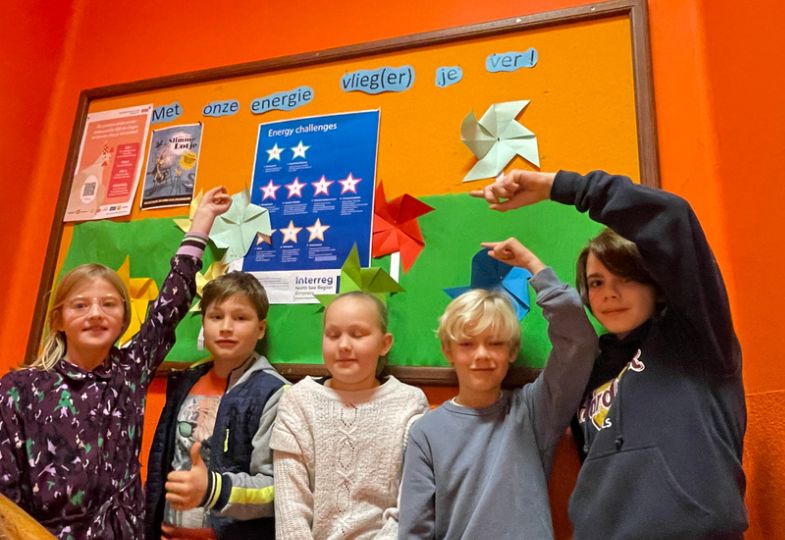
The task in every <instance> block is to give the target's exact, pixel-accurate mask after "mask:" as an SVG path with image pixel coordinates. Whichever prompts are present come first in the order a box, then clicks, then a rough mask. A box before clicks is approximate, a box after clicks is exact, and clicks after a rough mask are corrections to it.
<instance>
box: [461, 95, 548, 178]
mask: <svg viewBox="0 0 785 540" xmlns="http://www.w3.org/2000/svg"><path fill="white" fill-rule="evenodd" d="M529 101H530V100H528V99H525V100H521V101H506V102H503V103H495V104H493V105H491V106H490V107H488V110H487V111H485V114H483V115H482V118H480V120H479V121H477V118H476V117H475V116H474V112H470V113H469V114H468V115H467V116H466V118H464V119H463V124H461V140H462V141H463V142H464V144H466V146H468V147H469V150H471V151H472V153H473V154H474V155H475V156H476V157H477V159H478V161H477V163H475V164H474V167H472V169H471V170H470V171H469V172H468V173H467V174H466V176H464V177H463V181H464V182H469V181H471V180H480V179H481V178H492V177H494V176H497V175H498V174H499V173H500V172H502V169H504V167H506V166H507V164H508V163H509V162H510V160H512V158H514V157H515V156H516V155H518V156H521V157H522V158H523V159H525V160H527V161H529V162H530V163H533V164H534V165H535V166H537V167H539V166H540V155H539V152H538V150H537V137H536V136H535V135H534V133H533V132H532V131H530V130H529V129H527V128H526V127H524V126H523V125H521V124H519V123H518V122H517V121H516V120H515V117H516V116H518V115H519V114H520V113H521V111H523V109H525V108H526V106H527V105H528V104H529Z"/></svg>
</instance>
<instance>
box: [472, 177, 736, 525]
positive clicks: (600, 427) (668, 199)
mask: <svg viewBox="0 0 785 540" xmlns="http://www.w3.org/2000/svg"><path fill="white" fill-rule="evenodd" d="M473 195H475V196H479V197H484V198H485V199H486V200H487V201H488V202H489V204H490V206H491V208H493V209H496V210H501V211H504V210H510V209H513V208H518V207H520V206H525V205H528V204H533V203H536V202H538V201H542V200H545V199H552V200H554V201H557V202H560V203H563V204H570V205H574V206H575V208H576V209H577V210H578V211H580V212H586V211H588V212H589V215H590V216H591V217H592V219H594V220H596V221H598V222H600V223H604V224H605V225H607V226H608V227H610V228H611V229H612V230H606V231H604V232H603V233H601V234H600V235H599V236H598V237H597V238H595V239H593V240H592V241H591V242H590V243H589V245H588V246H587V247H586V249H585V250H584V251H583V253H582V254H581V256H580V257H579V260H578V268H577V280H578V290H579V291H580V292H581V295H582V297H583V300H584V303H585V304H586V305H587V306H588V307H589V309H590V310H591V311H592V313H593V314H594V316H595V317H596V318H597V320H598V321H599V322H600V323H602V325H603V326H605V328H606V329H607V330H608V333H607V334H605V335H603V336H602V337H601V338H600V355H599V357H598V358H597V360H596V362H595V365H594V369H593V371H592V374H591V377H590V379H589V383H588V385H587V387H586V391H585V393H584V401H583V404H582V406H581V407H580V408H579V411H578V417H577V424H576V427H575V428H574V429H573V433H574V434H575V435H577V438H578V446H579V450H580V452H581V454H582V457H583V458H584V462H583V466H582V468H581V471H580V474H579V476H578V480H577V483H576V486H575V491H574V492H573V494H572V497H571V499H570V509H569V514H570V519H571V520H572V522H573V525H574V533H575V538H576V539H577V540H584V539H593V538H597V539H600V538H602V539H606V538H635V539H646V538H658V539H659V538H685V539H686V538H690V539H692V538H723V539H726V538H738V539H740V538H742V532H743V531H744V530H745V529H746V528H747V515H746V510H745V508H744V488H745V479H744V471H743V470H742V468H741V458H742V441H743V438H744V430H745V426H746V409H745V404H744V387H743V384H742V372H741V350H740V348H739V343H738V340H737V338H736V334H735V332H734V329H733V323H732V321H731V315H730V307H729V305H728V297H727V293H726V291H725V285H724V283H723V280H722V276H721V274H720V270H719V268H718V267H717V262H716V260H715V259H714V255H713V254H712V252H711V249H710V248H709V245H708V243H707V241H706V238H705V236H704V234H703V230H702V229H701V226H700V223H699V222H698V219H697V217H696V216H695V214H694V213H693V211H692V209H691V208H690V206H689V204H688V203H687V202H686V201H684V200H683V199H681V198H679V197H677V196H675V195H672V194H670V193H667V192H665V191H661V190H657V189H651V188H647V187H644V186H641V185H636V184H633V183H632V182H631V181H630V179H629V178H626V177H623V176H612V175H609V174H606V173H604V172H602V171H594V172H592V173H589V174H588V175H586V176H581V175H579V174H576V173H571V172H565V171H560V172H559V173H558V174H554V173H540V172H532V171H522V170H515V171H511V172H510V173H507V174H505V175H502V176H501V177H499V178H498V179H497V181H496V182H495V183H494V184H492V185H490V186H487V187H486V188H485V189H484V190H481V191H477V192H474V193H473Z"/></svg>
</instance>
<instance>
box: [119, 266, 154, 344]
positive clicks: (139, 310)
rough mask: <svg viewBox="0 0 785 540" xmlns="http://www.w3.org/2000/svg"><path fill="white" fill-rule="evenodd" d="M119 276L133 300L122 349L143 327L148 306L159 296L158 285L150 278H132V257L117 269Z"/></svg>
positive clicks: (122, 339)
mask: <svg viewBox="0 0 785 540" xmlns="http://www.w3.org/2000/svg"><path fill="white" fill-rule="evenodd" d="M117 275H118V276H120V280H121V281H122V282H123V283H124V284H125V286H126V288H127V289H128V296H129V297H130V300H131V305H130V306H127V309H130V310H131V318H130V323H129V324H128V329H127V330H126V331H125V333H124V334H123V335H122V336H121V337H120V346H121V347H122V346H124V345H125V344H127V343H128V342H129V341H131V338H132V337H134V336H135V335H136V333H137V332H138V331H139V329H140V328H141V327H142V322H143V321H144V318H145V316H147V305H148V304H149V303H150V302H151V301H153V300H155V299H156V297H157V296H158V285H156V284H155V281H154V280H153V278H150V277H146V278H132V277H131V258H130V257H126V258H125V260H124V261H123V264H122V265H120V268H118V269H117Z"/></svg>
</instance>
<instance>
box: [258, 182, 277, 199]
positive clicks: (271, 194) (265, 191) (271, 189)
mask: <svg viewBox="0 0 785 540" xmlns="http://www.w3.org/2000/svg"><path fill="white" fill-rule="evenodd" d="M259 189H261V190H262V200H263V201H266V200H267V199H272V200H275V192H276V191H278V190H279V189H281V186H279V185H277V184H275V183H274V182H273V181H272V180H270V183H269V184H267V185H266V186H262V187H260V188H259Z"/></svg>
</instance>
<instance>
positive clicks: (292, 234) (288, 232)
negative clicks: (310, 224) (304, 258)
mask: <svg viewBox="0 0 785 540" xmlns="http://www.w3.org/2000/svg"><path fill="white" fill-rule="evenodd" d="M279 230H280V232H281V234H283V240H282V241H281V243H282V244H285V243H287V242H292V243H293V244H296V243H297V235H298V234H299V233H300V231H302V230H303V228H302V227H295V226H294V221H292V220H289V225H288V226H286V227H284V228H283V229H279Z"/></svg>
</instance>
